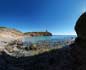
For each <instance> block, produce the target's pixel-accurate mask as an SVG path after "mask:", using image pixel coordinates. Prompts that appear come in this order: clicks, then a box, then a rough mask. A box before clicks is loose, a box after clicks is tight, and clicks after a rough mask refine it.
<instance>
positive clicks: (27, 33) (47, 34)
mask: <svg viewBox="0 0 86 70" xmlns="http://www.w3.org/2000/svg"><path fill="white" fill-rule="evenodd" d="M24 35H25V36H32V37H33V36H52V33H50V32H26V33H24Z"/></svg>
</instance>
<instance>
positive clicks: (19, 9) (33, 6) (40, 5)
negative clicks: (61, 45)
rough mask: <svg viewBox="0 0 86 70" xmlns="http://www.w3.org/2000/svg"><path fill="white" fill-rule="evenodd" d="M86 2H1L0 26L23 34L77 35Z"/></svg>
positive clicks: (50, 0) (5, 0)
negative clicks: (76, 24) (41, 32)
mask: <svg viewBox="0 0 86 70" xmlns="http://www.w3.org/2000/svg"><path fill="white" fill-rule="evenodd" d="M85 3H86V0H0V26H6V27H10V28H16V29H18V30H21V31H23V32H28V31H30V32H32V31H45V30H46V29H47V30H48V31H50V32H52V33H53V34H59V35H60V34H68V35H69V34H72V35H73V34H75V32H74V25H75V23H76V20H77V19H78V17H79V16H80V15H81V14H82V13H83V12H84V11H85V10H86V5H85Z"/></svg>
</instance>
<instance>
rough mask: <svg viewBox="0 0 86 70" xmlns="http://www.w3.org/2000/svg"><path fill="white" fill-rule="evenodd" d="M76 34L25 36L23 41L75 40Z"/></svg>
mask: <svg viewBox="0 0 86 70" xmlns="http://www.w3.org/2000/svg"><path fill="white" fill-rule="evenodd" d="M76 37H77V36H76V35H53V36H36V37H24V38H23V39H22V40H23V42H28V43H29V42H31V43H37V42H44V41H45V42H47V41H48V42H57V41H65V40H75V38H76Z"/></svg>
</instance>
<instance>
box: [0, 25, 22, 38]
mask: <svg viewBox="0 0 86 70" xmlns="http://www.w3.org/2000/svg"><path fill="white" fill-rule="evenodd" d="M22 36H23V33H22V32H21V31H18V30H16V29H11V28H6V27H0V38H7V39H8V38H10V39H17V38H20V37H22Z"/></svg>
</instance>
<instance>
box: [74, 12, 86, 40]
mask: <svg viewBox="0 0 86 70" xmlns="http://www.w3.org/2000/svg"><path fill="white" fill-rule="evenodd" d="M75 30H76V33H77V35H78V37H80V38H82V39H86V12H85V13H83V14H82V15H81V16H80V18H79V19H78V21H77V23H76V25H75Z"/></svg>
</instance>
